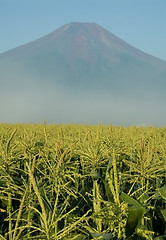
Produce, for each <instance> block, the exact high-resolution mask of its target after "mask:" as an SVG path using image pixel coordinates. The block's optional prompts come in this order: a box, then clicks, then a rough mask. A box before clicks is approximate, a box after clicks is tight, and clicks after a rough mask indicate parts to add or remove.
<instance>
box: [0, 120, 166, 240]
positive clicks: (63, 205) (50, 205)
mask: <svg viewBox="0 0 166 240" xmlns="http://www.w3.org/2000/svg"><path fill="white" fill-rule="evenodd" d="M165 142H166V129H165V128H154V127H148V128H142V127H135V126H131V127H129V128H125V127H113V126H111V125H108V126H102V125H101V124H100V125H99V126H86V125H46V124H45V123H44V124H38V125H35V124H29V125H22V124H17V125H10V124H1V125H0V239H2V240H19V239H20V240H31V239H40V240H41V239H47V240H60V239H62V240H70V239H76V240H88V239H96V240H97V239H102V240H112V239H113V240H115V239H116V240H125V239H126V240H135V239H140V240H141V239H142V240H145V239H147V240H151V239H152V240H153V239H154V240H159V239H161V240H162V239H165V236H166V186H165V185H164V184H165V176H166V158H165V156H166V144H165Z"/></svg>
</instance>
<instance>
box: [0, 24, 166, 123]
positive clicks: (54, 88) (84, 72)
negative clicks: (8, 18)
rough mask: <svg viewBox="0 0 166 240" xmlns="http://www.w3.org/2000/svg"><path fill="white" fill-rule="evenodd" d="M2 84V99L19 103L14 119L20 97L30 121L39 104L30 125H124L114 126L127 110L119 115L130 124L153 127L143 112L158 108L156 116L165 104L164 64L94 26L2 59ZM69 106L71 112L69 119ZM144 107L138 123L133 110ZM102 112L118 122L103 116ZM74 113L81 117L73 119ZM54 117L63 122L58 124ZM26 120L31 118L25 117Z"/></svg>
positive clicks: (72, 29) (65, 31)
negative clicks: (11, 98)
mask: <svg viewBox="0 0 166 240" xmlns="http://www.w3.org/2000/svg"><path fill="white" fill-rule="evenodd" d="M0 79H1V80H0V81H1V91H2V93H3V94H1V96H2V95H4V94H5V92H10V94H11V95H13V98H14V99H16V97H15V96H17V98H18V99H17V101H16V103H15V106H16V108H17V113H18V116H20V112H21V110H19V108H18V105H19V103H18V102H19V94H20V99H21V98H22V99H24V97H25V95H26V100H25V101H24V100H23V103H26V104H23V103H22V104H21V109H22V108H23V106H25V105H26V107H28V108H29V112H31V114H30V115H31V116H33V115H34V114H35V110H34V109H33V110H31V109H32V108H31V105H34V103H35V99H38V101H39V102H40V101H41V102H43V103H42V104H43V107H41V104H40V103H38V104H36V108H35V109H37V108H38V106H39V105H40V108H39V109H38V110H39V111H38V113H36V117H35V119H32V121H33V120H35V121H38V120H40V119H41V118H46V119H47V117H48V119H49V121H60V122H61V121H62V122H64V121H66V122H81V119H83V122H86V121H87V122H92V123H93V122H94V123H96V122H99V121H103V122H109V121H110V122H111V120H112V119H114V120H113V121H114V122H115V123H117V124H119V123H123V119H121V120H120V121H119V120H118V119H119V116H121V114H120V112H122V113H123V111H121V110H122V109H123V110H124V109H126V113H125V112H124V113H123V114H122V115H123V116H124V115H126V117H124V119H125V118H126V119H128V118H129V119H130V121H129V123H130V122H134V123H135V122H136V123H137V122H138V123H141V122H144V120H145V123H153V122H154V123H156V120H153V117H151V118H150V114H149V115H147V116H146V117H145V115H146V114H147V113H146V112H147V109H148V110H150V111H151V112H152V111H153V107H152V105H153V106H156V107H155V109H156V110H155V111H154V112H155V114H156V113H158V114H159V112H160V111H159V108H158V105H159V106H160V107H161V106H162V104H164V101H165V100H166V98H165V93H164V89H165V87H166V62H165V61H163V60H160V59H158V58H155V57H153V56H150V55H148V54H146V53H144V52H142V51H140V50H138V49H136V48H134V47H132V46H131V45H129V44H128V43H126V42H124V41H122V40H121V39H119V38H118V37H116V36H115V35H113V34H112V33H110V32H108V31H107V30H105V29H104V28H102V27H101V26H99V25H97V24H95V23H92V24H89V23H70V24H66V25H64V26H62V27H61V28H59V29H57V30H56V31H54V32H52V33H50V34H48V35H46V36H44V37H42V38H40V39H38V40H36V41H33V42H31V43H28V44H25V45H23V46H20V47H17V48H15V49H13V50H10V51H8V52H6V53H3V54H0ZM9 86H10V87H11V88H12V90H11V88H10V89H9ZM22 93H24V94H23V96H22ZM44 96H45V97H44ZM62 96H63V97H62ZM99 96H100V100H99ZM154 96H155V99H156V100H155V99H154ZM32 99H33V101H32ZM44 99H46V100H45V101H44ZM48 99H49V100H48ZM55 101H56V106H54V107H53V105H52V102H55ZM8 102H9V103H8V105H7V106H6V107H5V109H8V108H9V109H11V108H12V106H13V102H10V100H9V98H8ZM28 102H30V104H28ZM147 102H148V104H147ZM69 103H70V104H69ZM68 104H69V105H70V106H72V107H70V108H71V112H69V113H67V112H68V109H69V106H68ZM146 104H147V107H146V109H142V111H141V110H140V111H139V114H138V115H139V120H138V121H137V119H138V116H137V114H136V110H135V108H137V110H138V106H140V107H141V106H143V105H145V106H146ZM1 105H2V103H1ZM48 105H49V106H51V109H50V111H49V109H48ZM87 105H89V106H91V108H90V109H88V107H87ZM97 105H98V106H99V108H97ZM124 105H125V106H124ZM130 105H132V106H130ZM103 106H105V107H104V108H103ZM2 107H3V105H2ZM52 107H53V109H52ZM3 108H4V107H3ZM96 108H97V109H96ZM105 108H107V109H110V110H111V111H112V112H114V115H117V117H116V116H114V117H112V116H111V115H110V114H106V113H105V111H104V112H103V109H105ZM46 109H47V111H46ZM78 109H81V110H80V113H79V116H81V111H82V115H83V116H82V117H78V116H77V117H76V115H77V113H78ZM6 111H7V110H6ZM161 111H163V108H162V110H161ZM7 112H8V111H7ZM7 112H6V113H4V115H5V114H6V115H7ZM54 112H56V113H58V115H61V116H62V117H59V118H58V117H57V116H56V114H54ZM92 112H93V114H92ZM117 112H118V114H119V116H118V114H117ZM133 113H134V114H133ZM162 114H163V113H162ZM69 115H70V117H69ZM90 115H91V117H89V116H90ZM152 115H153V114H152ZM102 116H104V117H102ZM140 116H141V117H140ZM89 118H90V120H88V119H89ZM136 118H137V119H136ZM140 118H141V120H140ZM17 119H18V120H17ZM67 119H68V120H67ZM86 119H87V120H86ZM93 119H94V120H93ZM116 119H117V120H116ZM134 119H135V120H134ZM155 119H156V117H155ZM2 120H3V119H2ZM19 120H20V121H22V120H21V118H18V117H16V120H15V121H19ZM23 120H24V119H23ZM27 120H28V121H29V120H31V118H29V119H28V116H27ZM118 121H119V122H118ZM126 123H128V121H127V120H124V124H126Z"/></svg>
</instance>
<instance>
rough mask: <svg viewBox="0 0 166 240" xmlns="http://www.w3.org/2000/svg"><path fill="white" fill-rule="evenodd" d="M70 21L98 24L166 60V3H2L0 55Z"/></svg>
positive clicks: (68, 0)
mask: <svg viewBox="0 0 166 240" xmlns="http://www.w3.org/2000/svg"><path fill="white" fill-rule="evenodd" d="M69 22H96V23H97V24H99V25H101V26H103V27H105V28H106V29H108V30H109V31H111V32H112V33H113V34H115V35H117V36H118V37H120V38H121V39H123V40H125V41H127V42H128V43H130V44H131V45H133V46H135V47H137V48H139V49H141V50H143V51H145V52H147V53H150V54H152V55H153V56H157V57H159V58H162V59H164V60H166V0H0V53H2V52H5V51H7V50H9V49H12V48H14V47H17V46H19V45H21V44H24V43H27V42H30V41H32V40H35V39H38V38H40V37H42V36H44V35H46V34H47V33H50V32H52V31H53V30H55V29H57V28H58V27H60V26H62V25H64V24H66V23H69Z"/></svg>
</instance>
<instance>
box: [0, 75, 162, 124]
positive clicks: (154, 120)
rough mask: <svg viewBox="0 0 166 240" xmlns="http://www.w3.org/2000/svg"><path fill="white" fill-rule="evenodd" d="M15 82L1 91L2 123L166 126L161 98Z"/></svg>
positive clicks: (0, 116) (26, 80) (30, 82)
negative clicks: (44, 122)
mask: <svg viewBox="0 0 166 240" xmlns="http://www.w3.org/2000/svg"><path fill="white" fill-rule="evenodd" d="M16 82H17V84H15V85H10V83H8V84H6V85H5V84H4V85H3V87H2V88H1V90H0V109H1V114H0V122H10V123H18V122H19V123H20V122H21V123H30V122H31V123H39V122H42V121H43V120H45V121H46V122H47V123H78V124H85V123H86V124H98V123H99V122H100V123H103V124H109V123H111V124H113V125H127V126H128V125H143V126H147V125H156V126H163V125H164V124H165V119H166V112H165V106H164V101H163V100H162V98H160V96H159V95H158V96H157V95H156V96H154V95H150V93H149V94H147V93H146V94H144V93H143V95H140V94H129V92H128V93H127V92H124V93H123V94H122V93H120V94H118V92H116V93H115V92H109V91H107V92H104V91H100V90H99V89H97V90H95V88H94V89H89V90H87V89H86V90H85V89H84V90H82V91H81V90H80V89H79V91H77V89H69V88H68V87H65V86H60V85H58V84H51V83H50V82H49V81H48V82H47V81H45V83H42V84H40V79H34V78H33V77H32V76H31V77H30V76H29V77H28V78H27V79H25V78H24V79H17V81H15V83H16ZM41 82H44V81H41ZM11 86H12V88H11Z"/></svg>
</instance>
